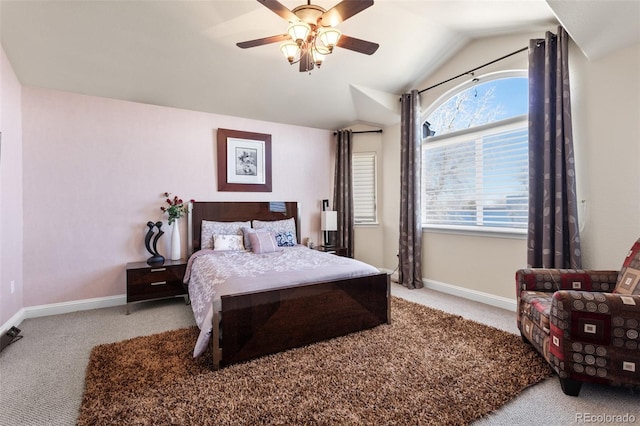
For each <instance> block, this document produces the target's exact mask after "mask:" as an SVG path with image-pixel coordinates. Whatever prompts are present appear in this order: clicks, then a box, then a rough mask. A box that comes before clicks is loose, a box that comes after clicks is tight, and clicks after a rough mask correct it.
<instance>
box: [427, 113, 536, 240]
mask: <svg viewBox="0 0 640 426" xmlns="http://www.w3.org/2000/svg"><path fill="white" fill-rule="evenodd" d="M422 167H423V168H422V197H423V199H422V223H423V226H425V227H432V228H450V229H451V228H454V229H455V228H458V229H465V228H467V229H469V228H475V229H478V227H481V228H482V229H488V228H494V229H496V230H517V231H518V232H525V231H526V229H527V223H528V197H529V172H528V170H529V164H528V127H527V119H526V116H524V117H517V118H516V119H510V120H505V121H504V122H497V123H493V124H491V125H486V126H481V127H477V128H474V129H473V131H470V132H469V131H462V132H456V133H451V134H446V135H443V136H441V137H440V138H438V137H433V138H427V139H426V140H425V142H424V143H423V145H422Z"/></svg>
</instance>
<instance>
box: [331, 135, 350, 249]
mask: <svg viewBox="0 0 640 426" xmlns="http://www.w3.org/2000/svg"><path fill="white" fill-rule="evenodd" d="M352 139H353V132H352V131H351V130H338V131H337V135H336V167H335V175H334V180H333V182H334V189H333V209H334V210H336V211H337V214H338V231H337V232H336V238H335V245H336V247H344V248H345V249H346V251H347V256H349V257H353V224H354V218H353V181H352V178H351V153H352Z"/></svg>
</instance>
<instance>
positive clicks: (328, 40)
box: [319, 27, 342, 49]
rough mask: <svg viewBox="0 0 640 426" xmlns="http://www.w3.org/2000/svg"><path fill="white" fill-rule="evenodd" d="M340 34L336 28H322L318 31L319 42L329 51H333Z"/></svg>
mask: <svg viewBox="0 0 640 426" xmlns="http://www.w3.org/2000/svg"><path fill="white" fill-rule="evenodd" d="M341 35H342V33H341V32H340V30H338V29H337V28H331V27H329V28H324V29H322V30H321V31H320V35H319V37H320V41H322V43H323V44H324V45H325V46H327V47H328V48H329V49H333V46H335V45H336V44H338V40H339V39H340V36H341Z"/></svg>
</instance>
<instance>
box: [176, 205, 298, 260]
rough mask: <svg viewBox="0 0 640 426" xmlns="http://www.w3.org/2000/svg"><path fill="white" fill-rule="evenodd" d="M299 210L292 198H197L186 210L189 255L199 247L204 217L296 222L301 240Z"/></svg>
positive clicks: (208, 218) (226, 219) (229, 220)
mask: <svg viewBox="0 0 640 426" xmlns="http://www.w3.org/2000/svg"><path fill="white" fill-rule="evenodd" d="M299 215H300V212H299V210H298V203H297V202H295V201H196V202H194V203H193V204H192V205H191V212H190V213H189V225H188V226H189V229H188V231H189V238H188V250H189V255H191V254H192V253H193V252H195V251H197V250H200V229H201V223H202V221H203V220H215V221H218V222H242V221H247V220H253V219H258V220H282V219H289V218H290V217H292V218H293V219H294V220H295V221H296V234H297V235H296V238H297V239H298V241H300V216H299Z"/></svg>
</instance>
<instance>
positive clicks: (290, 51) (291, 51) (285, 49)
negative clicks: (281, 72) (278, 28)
mask: <svg viewBox="0 0 640 426" xmlns="http://www.w3.org/2000/svg"><path fill="white" fill-rule="evenodd" d="M280 50H281V51H282V54H283V55H284V57H285V58H287V60H288V61H289V62H290V63H291V62H293V60H294V59H295V57H296V56H297V55H298V51H299V50H300V48H299V47H298V45H297V44H295V43H294V42H292V41H288V42H286V43H282V44H281V45H280Z"/></svg>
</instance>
